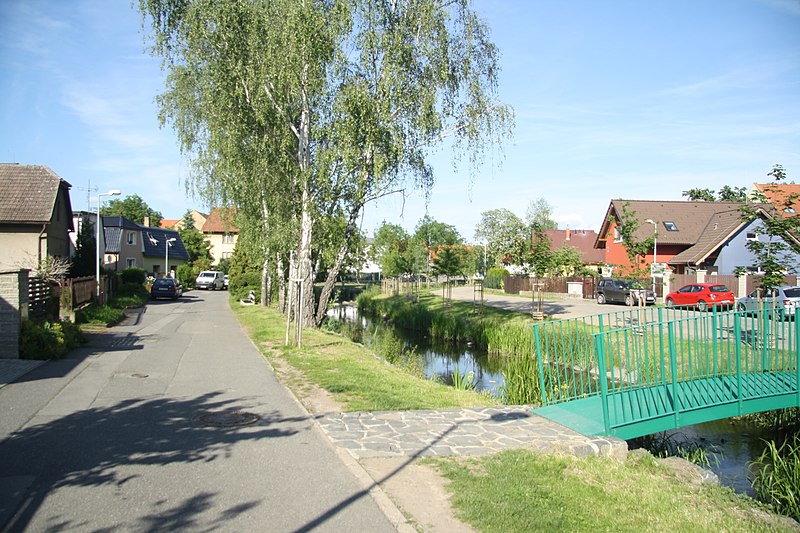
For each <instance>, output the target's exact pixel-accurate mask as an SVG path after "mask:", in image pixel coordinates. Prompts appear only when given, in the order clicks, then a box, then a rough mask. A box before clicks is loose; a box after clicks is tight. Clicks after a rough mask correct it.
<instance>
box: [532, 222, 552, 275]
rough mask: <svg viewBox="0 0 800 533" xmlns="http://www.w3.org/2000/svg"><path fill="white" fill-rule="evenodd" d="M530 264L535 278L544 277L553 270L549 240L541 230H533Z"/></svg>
mask: <svg viewBox="0 0 800 533" xmlns="http://www.w3.org/2000/svg"><path fill="white" fill-rule="evenodd" d="M530 263H531V267H532V273H533V275H534V276H536V277H537V278H543V277H545V276H546V275H547V274H548V273H549V272H550V271H551V270H552V269H553V250H552V245H551V242H550V238H549V237H548V236H547V235H545V234H544V232H543V231H542V230H539V229H537V230H534V232H533V240H532V242H531V257H530Z"/></svg>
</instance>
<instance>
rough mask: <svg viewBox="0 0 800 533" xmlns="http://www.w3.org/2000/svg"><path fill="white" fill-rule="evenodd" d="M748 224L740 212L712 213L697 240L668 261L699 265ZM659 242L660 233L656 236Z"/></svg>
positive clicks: (677, 263) (676, 263)
mask: <svg viewBox="0 0 800 533" xmlns="http://www.w3.org/2000/svg"><path fill="white" fill-rule="evenodd" d="M748 224H749V222H748V221H746V220H743V219H742V214H741V213H740V212H739V211H738V210H737V211H722V212H719V213H714V214H713V215H712V216H711V218H710V219H709V221H708V223H707V224H706V226H705V228H703V231H702V233H701V234H700V237H699V238H698V240H697V242H696V243H695V244H694V245H693V246H690V247H689V248H687V249H686V250H683V251H682V252H680V253H679V254H676V255H675V256H674V257H673V258H672V259H670V261H669V263H670V264H671V265H672V264H674V265H679V264H687V265H699V264H700V263H702V262H703V261H705V260H706V258H707V257H708V256H709V255H711V254H712V253H713V252H714V251H715V250H716V249H717V248H719V246H720V245H721V244H723V243H725V242H727V241H728V240H730V238H731V237H733V236H734V235H735V234H736V233H737V232H739V230H741V229H742V228H743V227H745V226H747V225H748ZM658 238H659V242H661V235H660V234H659V236H658Z"/></svg>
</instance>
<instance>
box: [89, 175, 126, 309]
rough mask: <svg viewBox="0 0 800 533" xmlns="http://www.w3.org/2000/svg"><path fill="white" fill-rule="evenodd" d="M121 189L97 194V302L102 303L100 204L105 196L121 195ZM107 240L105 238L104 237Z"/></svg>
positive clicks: (101, 223)
mask: <svg viewBox="0 0 800 533" xmlns="http://www.w3.org/2000/svg"><path fill="white" fill-rule="evenodd" d="M119 195H120V190H119V189H110V190H109V191H108V192H101V193H98V194H97V220H95V221H94V222H95V227H96V229H97V238H96V239H95V244H96V245H97V263H96V265H95V266H96V269H95V273H96V275H97V302H98V303H100V263H101V261H102V256H101V255H100V227H101V226H102V225H103V221H102V219H101V218H100V204H102V203H103V196H119ZM104 240H105V239H104Z"/></svg>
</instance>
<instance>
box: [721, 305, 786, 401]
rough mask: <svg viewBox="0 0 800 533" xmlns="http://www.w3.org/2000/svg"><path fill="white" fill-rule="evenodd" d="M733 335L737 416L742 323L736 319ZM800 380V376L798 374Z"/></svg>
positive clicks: (740, 378) (740, 386)
mask: <svg viewBox="0 0 800 533" xmlns="http://www.w3.org/2000/svg"><path fill="white" fill-rule="evenodd" d="M733 334H734V336H735V338H736V343H735V346H736V349H735V350H734V357H736V397H737V400H738V405H739V415H740V416H741V414H742V323H741V321H740V320H739V319H738V317H737V319H736V321H735V322H734V323H733ZM798 379H800V374H798Z"/></svg>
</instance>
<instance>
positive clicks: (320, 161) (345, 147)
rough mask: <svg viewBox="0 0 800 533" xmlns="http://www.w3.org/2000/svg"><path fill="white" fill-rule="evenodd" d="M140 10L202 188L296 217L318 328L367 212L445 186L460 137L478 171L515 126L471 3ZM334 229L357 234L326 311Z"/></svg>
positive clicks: (275, 2)
mask: <svg viewBox="0 0 800 533" xmlns="http://www.w3.org/2000/svg"><path fill="white" fill-rule="evenodd" d="M139 6H140V10H141V12H142V14H143V23H144V25H145V27H147V28H149V29H150V30H151V39H152V43H153V48H152V51H153V53H154V54H156V55H158V56H161V57H162V58H163V67H164V69H165V70H166V71H167V73H168V77H167V87H166V89H165V92H164V93H163V94H162V95H160V97H159V103H160V105H161V120H162V123H164V124H169V125H170V126H172V127H173V128H174V129H175V131H176V133H177V135H178V138H179V139H180V142H181V147H182V150H183V152H184V154H186V155H187V156H188V158H189V159H190V161H191V162H192V169H193V171H192V179H191V180H190V182H191V185H190V186H191V188H192V189H193V190H194V191H196V192H199V193H200V194H201V195H203V196H205V197H206V198H208V199H209V201H211V200H217V201H220V202H226V203H233V204H236V205H237V206H238V207H239V208H240V209H244V210H245V211H251V212H253V213H258V210H259V209H260V211H261V213H260V217H259V219H260V220H262V221H269V220H271V218H272V213H273V212H274V211H276V210H285V211H287V214H286V215H285V220H284V219H283V218H282V222H281V229H282V231H286V232H290V235H291V240H292V242H294V243H295V244H294V245H293V248H294V249H295V254H293V258H294V259H293V261H294V262H296V266H297V267H298V268H297V271H298V272H299V278H300V280H301V283H302V287H303V292H302V295H301V297H302V300H303V305H302V309H303V317H302V319H303V323H304V324H305V325H313V324H318V323H319V322H320V321H321V320H322V318H323V317H324V314H325V310H326V308H327V304H328V299H329V297H330V294H331V290H332V288H333V284H334V283H335V280H336V277H337V275H338V273H339V270H340V269H341V268H342V265H343V264H344V262H345V257H346V255H347V253H348V251H349V250H350V248H351V247H352V245H353V243H354V242H355V240H356V239H355V237H357V221H358V219H359V215H360V213H361V211H362V209H363V207H364V205H365V204H366V203H368V202H370V201H373V200H375V199H377V198H380V197H381V196H383V195H386V194H390V193H392V192H394V191H399V190H401V189H404V188H405V187H406V186H414V187H419V188H422V189H429V188H430V186H431V185H432V183H433V173H432V170H431V168H430V166H429V165H428V164H427V161H426V158H427V156H428V153H429V151H430V150H431V149H432V148H434V147H435V146H436V145H437V144H439V143H441V142H442V141H443V140H444V139H446V138H451V139H452V141H453V146H454V147H455V149H456V153H457V154H459V153H465V154H468V157H469V162H470V164H471V168H475V167H476V165H477V164H478V163H480V161H481V158H482V155H483V154H484V153H485V152H486V151H487V150H489V149H491V148H493V147H495V146H499V143H500V142H501V140H502V139H503V138H504V137H505V136H507V135H508V134H509V132H510V128H511V126H512V122H513V118H512V113H511V110H510V109H509V108H507V107H506V106H503V105H502V104H500V103H499V102H497V99H496V88H497V73H498V65H497V60H498V51H497V49H496V47H495V46H494V44H492V42H491V41H490V40H489V35H488V28H487V27H486V25H485V24H484V23H483V22H482V21H481V20H480V19H479V18H478V17H477V16H476V14H475V13H474V12H473V11H472V10H471V9H470V1H469V0H452V1H446V2H442V1H440V0H405V1H404V0H396V1H391V2H385V1H381V0H270V1H266V0H229V1H225V2H219V1H215V0H140V2H139ZM255 198H258V199H259V200H260V205H258V203H257V202H255V201H254V199H255ZM287 208H290V209H287ZM325 217H338V218H340V220H341V221H342V222H343V224H342V225H336V224H331V225H328V227H330V228H334V227H340V228H342V229H340V230H339V231H336V232H335V233H334V234H331V235H327V236H326V237H327V238H326V239H325V241H326V242H328V243H329V244H330V245H332V246H335V248H336V252H335V254H333V257H334V259H333V260H332V261H331V265H330V267H329V269H328V275H327V279H326V282H325V285H324V287H323V289H322V296H321V298H320V301H319V304H318V306H317V307H316V309H315V308H314V296H313V280H314V277H315V274H316V273H315V266H314V265H315V262H314V257H313V256H314V254H318V253H320V250H319V247H318V246H317V244H316V242H317V238H316V236H315V231H317V228H318V227H319V223H320V221H321V220H322V219H324V218H325ZM264 231H265V233H269V232H270V231H271V228H266V227H265V228H264ZM332 237H335V239H334V238H332ZM333 241H336V244H333ZM284 252H285V251H284ZM271 255H272V251H268V252H266V251H265V261H269V257H270V256H271ZM289 270H290V271H293V269H289Z"/></svg>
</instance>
